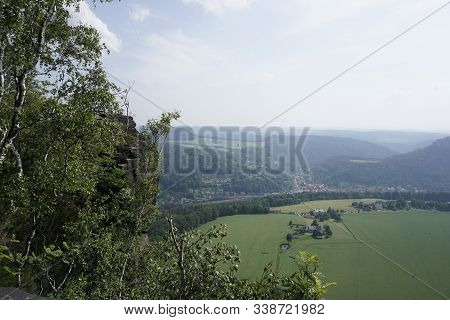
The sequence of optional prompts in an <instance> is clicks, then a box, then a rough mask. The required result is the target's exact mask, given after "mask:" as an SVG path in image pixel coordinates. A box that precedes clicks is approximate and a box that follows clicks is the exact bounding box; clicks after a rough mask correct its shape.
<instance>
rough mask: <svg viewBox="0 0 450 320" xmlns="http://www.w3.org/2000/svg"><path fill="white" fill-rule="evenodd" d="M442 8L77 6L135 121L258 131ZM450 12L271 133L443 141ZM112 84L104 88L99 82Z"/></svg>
mask: <svg viewBox="0 0 450 320" xmlns="http://www.w3.org/2000/svg"><path fill="white" fill-rule="evenodd" d="M445 3H446V0H339V1H331V0H282V1H280V0H146V1H139V0H122V1H115V2H113V3H110V4H102V3H96V4H95V5H93V4H92V3H91V2H84V3H83V4H82V6H81V10H80V12H79V13H74V16H76V17H75V18H76V19H79V20H81V21H83V22H84V23H89V24H91V25H92V26H94V27H95V28H97V30H98V31H99V32H100V34H101V35H102V39H103V41H104V42H105V43H106V45H107V46H108V48H109V50H110V53H109V54H105V55H104V57H103V61H104V64H105V67H106V69H107V71H108V72H110V73H111V75H113V76H114V77H116V78H118V79H120V80H121V81H122V82H124V83H127V84H130V85H131V84H132V85H133V89H135V90H136V91H138V92H139V93H140V95H139V94H136V93H132V94H131V95H130V103H131V110H132V113H133V115H134V117H135V119H136V120H137V122H138V123H144V122H145V121H146V120H148V119H151V118H156V117H158V116H159V115H160V114H161V110H160V109H158V108H156V107H155V106H154V105H152V104H151V103H149V102H148V101H147V100H146V99H144V98H143V97H142V96H144V97H146V98H147V99H150V100H152V101H154V102H155V103H157V104H158V105H159V106H161V107H162V108H163V109H164V110H167V111H173V110H179V111H181V114H182V118H181V119H182V122H183V123H184V124H188V125H191V126H201V125H217V126H220V125H236V126H262V125H264V124H267V123H268V122H269V121H271V120H272V119H273V118H274V117H276V116H277V115H278V114H280V113H282V112H283V111H284V110H286V109H287V108H289V107H290V106H291V105H293V104H294V103H296V102H297V101H299V100H301V99H302V98H303V97H305V96H307V95H308V94H310V93H311V92H313V91H315V90H316V89H317V88H319V87H321V86H322V85H323V84H324V83H326V82H328V81H329V80H330V79H332V78H333V77H335V76H336V75H338V74H339V73H341V72H342V71H344V70H346V69H347V68H348V67H350V66H351V65H353V64H354V63H356V62H357V61H359V60H360V59H362V58H364V57H366V56H367V55H368V54H370V53H371V52H373V51H374V50H375V49H377V48H378V47H380V46H381V45H383V44H384V43H386V42H387V41H389V40H391V39H392V38H394V37H395V36H396V35H398V34H399V33H401V32H402V31H404V30H405V29H407V28H408V27H410V26H411V25H413V24H415V23H416V22H418V21H419V20H420V19H422V18H423V17H425V16H426V15H428V14H429V13H431V12H433V11H434V10H436V9H437V8H438V7H440V6H442V5H443V4H445ZM449 39H450V5H448V6H446V7H445V8H444V9H443V10H441V11H440V12H438V13H437V14H435V15H434V16H432V17H431V18H430V19H428V20H427V21H425V22H424V23H422V24H420V25H419V26H417V27H416V28H415V29H413V30H411V31H410V32H408V33H406V34H405V35H404V36H403V37H401V38H399V39H397V40H395V41H393V42H392V43H391V44H390V45H389V46H387V47H386V48H384V49H382V50H380V51H379V52H378V53H376V54H375V55H373V56H371V57H370V58H368V59H367V60H365V61H364V62H363V63H361V64H360V65H359V66H357V67H355V68H354V69H352V70H351V71H349V72H348V73H346V74H345V75H343V76H342V77H340V78H339V79H337V80H336V81H334V82H333V83H331V84H330V85H328V86H326V87H325V88H323V89H322V90H320V91H319V92H317V93H316V94H314V95H313V96H312V97H310V98H309V99H307V100H306V101H304V102H303V103H301V104H300V105H298V106H297V107H295V108H293V109H292V110H290V111H289V112H287V113H286V114H284V115H283V116H281V117H279V118H277V119H276V120H274V121H272V122H270V123H269V125H271V126H283V127H289V126H295V127H304V126H310V127H312V128H323V129H324V128H328V129H360V130H413V131H436V132H437V131H441V132H450V62H449V57H450V41H449ZM111 79H112V80H113V81H115V82H117V80H116V79H114V78H111Z"/></svg>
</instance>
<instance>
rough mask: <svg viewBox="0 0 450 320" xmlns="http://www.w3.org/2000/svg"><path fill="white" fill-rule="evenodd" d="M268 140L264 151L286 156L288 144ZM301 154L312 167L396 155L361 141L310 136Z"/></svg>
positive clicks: (386, 149) (295, 138)
mask: <svg viewBox="0 0 450 320" xmlns="http://www.w3.org/2000/svg"><path fill="white" fill-rule="evenodd" d="M269 139H270V138H267V139H266V143H265V145H266V149H270V150H271V151H272V150H273V151H272V155H275V158H276V157H281V156H283V155H287V154H288V153H287V152H288V150H289V149H288V147H287V145H289V143H287V142H285V143H279V142H278V141H277V140H278V137H277V138H272V139H271V140H269ZM287 139H292V140H294V141H298V139H299V137H288V138H287ZM269 143H272V144H273V145H272V147H271V148H269V147H268V144H269ZM303 154H304V156H305V158H306V160H307V162H308V164H309V165H310V166H311V167H314V166H317V165H319V164H322V163H324V162H326V161H328V160H330V159H333V158H336V157H348V158H357V159H371V160H380V159H385V158H388V157H390V156H393V155H395V154H397V153H396V152H395V151H392V150H390V149H388V148H386V147H383V146H380V145H377V144H374V143H371V142H366V141H362V140H357V139H352V138H343V137H329V136H316V135H310V136H308V138H307V139H306V141H305V145H304V148H303ZM288 159H289V158H288Z"/></svg>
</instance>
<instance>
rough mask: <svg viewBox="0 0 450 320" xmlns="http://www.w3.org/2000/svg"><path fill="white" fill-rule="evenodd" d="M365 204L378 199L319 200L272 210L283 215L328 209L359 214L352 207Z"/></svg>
mask: <svg viewBox="0 0 450 320" xmlns="http://www.w3.org/2000/svg"><path fill="white" fill-rule="evenodd" d="M355 201H357V202H360V201H361V202H365V203H374V202H375V201H377V200H376V199H343V200H318V201H307V202H303V203H300V204H293V205H289V206H282V207H276V208H272V209H271V210H272V211H274V212H276V211H278V212H282V213H292V212H295V213H298V212H303V213H306V212H309V211H311V210H314V209H323V210H325V211H326V210H327V209H328V208H330V207H331V208H333V209H340V210H345V211H347V212H357V210H356V209H355V208H353V207H352V203H353V202H355Z"/></svg>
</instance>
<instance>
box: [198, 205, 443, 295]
mask: <svg viewBox="0 0 450 320" xmlns="http://www.w3.org/2000/svg"><path fill="white" fill-rule="evenodd" d="M334 207H335V206H334ZM289 221H293V222H294V223H309V222H310V221H308V220H305V219H303V218H301V217H299V216H297V215H290V214H268V215H255V216H249V215H244V216H232V217H224V218H220V219H218V220H216V221H213V222H211V223H208V224H206V225H204V226H202V227H201V229H203V230H205V229H207V228H208V227H209V226H210V225H212V224H226V225H227V226H228V228H227V231H228V236H227V237H226V238H225V241H227V242H228V243H230V244H235V245H237V246H238V247H239V249H240V250H241V260H242V263H241V265H240V269H239V273H238V275H239V276H240V277H242V278H250V279H255V278H257V277H259V276H260V275H261V273H262V271H263V269H264V267H265V266H266V265H267V264H268V263H272V264H273V267H274V268H275V270H276V272H280V273H284V274H288V273H291V272H293V271H295V265H294V263H293V259H292V258H293V257H294V256H295V255H296V253H297V252H298V251H309V252H312V253H314V254H317V255H318V256H319V258H320V261H321V266H320V269H319V270H320V271H321V272H323V274H324V275H325V279H326V280H328V281H333V282H336V283H337V285H336V286H333V287H331V288H330V289H329V291H328V293H327V295H326V298H327V299H445V298H448V297H449V296H450V268H449V267H448V266H449V265H450V241H449V240H450V236H449V232H448V230H450V214H448V213H437V212H432V211H408V212H376V213H361V214H348V215H345V216H344V222H343V223H335V222H331V221H328V222H327V223H328V224H329V225H330V226H331V229H332V231H333V236H332V237H331V238H329V239H323V240H314V239H312V238H311V237H310V236H301V237H300V238H297V239H294V240H293V242H292V245H291V247H290V248H289V249H288V250H286V251H282V250H280V249H279V245H280V244H281V243H285V242H286V234H287V233H288V232H290V231H291V229H290V227H289V226H288V224H289Z"/></svg>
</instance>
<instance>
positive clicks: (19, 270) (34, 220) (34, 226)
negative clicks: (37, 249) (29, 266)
mask: <svg viewBox="0 0 450 320" xmlns="http://www.w3.org/2000/svg"><path fill="white" fill-rule="evenodd" d="M35 235H36V215H35V214H34V215H33V227H32V230H31V235H30V236H29V237H28V239H27V247H26V249H25V254H24V256H23V258H22V262H21V263H20V265H19V269H18V273H19V274H18V284H19V287H20V286H21V285H22V270H23V267H24V266H25V263H26V262H27V260H28V256H29V255H30V248H31V242H32V240H33V238H34V236H35Z"/></svg>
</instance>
